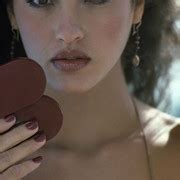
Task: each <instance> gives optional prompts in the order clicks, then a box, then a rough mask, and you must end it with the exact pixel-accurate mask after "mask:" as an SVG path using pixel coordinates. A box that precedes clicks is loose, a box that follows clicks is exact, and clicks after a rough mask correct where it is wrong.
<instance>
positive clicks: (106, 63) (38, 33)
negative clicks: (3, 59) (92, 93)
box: [8, 0, 143, 93]
mask: <svg viewBox="0 0 180 180" xmlns="http://www.w3.org/2000/svg"><path fill="white" fill-rule="evenodd" d="M33 4H37V7H36V6H33ZM142 4H143V3H142ZM13 7H14V16H10V19H11V23H14V24H16V25H17V27H18V29H19V31H20V34H21V38H22V41H23V44H24V48H25V51H26V53H27V56H28V57H29V58H31V59H33V60H35V61H36V62H37V63H39V64H40V65H41V67H42V68H43V69H44V71H45V74H46V78H47V86H48V87H49V88H52V89H54V90H57V91H63V92H70V93H72V92H76V93H82V92H86V91H88V90H90V89H91V88H92V87H94V86H95V85H96V84H97V83H98V82H100V81H101V80H102V79H103V78H104V77H105V76H106V75H107V74H108V72H109V71H110V70H111V69H112V68H113V67H114V66H115V65H116V64H118V65H119V61H120V60H119V59H120V56H121V54H122V52H123V50H124V48H125V45H126V43H127V40H128V36H129V32H130V29H131V26H132V24H133V23H137V22H139V21H140V19H141V16H142V13H143V5H141V6H138V7H137V8H136V9H132V5H131V2H130V0H46V1H45V0H44V1H40V0H39V1H38V0H29V2H28V0H14V2H13ZM8 11H9V10H8ZM67 49H70V50H74V49H75V50H79V51H82V52H84V53H85V54H86V55H87V56H89V57H90V58H91V61H90V62H89V64H88V65H86V66H85V67H83V68H82V69H80V70H78V71H74V72H66V71H63V70H61V69H59V68H57V67H56V66H54V64H53V63H52V61H51V60H52V58H53V57H54V56H55V55H56V54H57V53H58V52H60V51H62V50H67Z"/></svg>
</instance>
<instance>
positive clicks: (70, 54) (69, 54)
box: [52, 50, 91, 60]
mask: <svg viewBox="0 0 180 180" xmlns="http://www.w3.org/2000/svg"><path fill="white" fill-rule="evenodd" d="M58 59H89V60H90V59H91V58H90V57H88V56H87V55H86V54H85V53H84V52H82V51H79V50H69V51H68V50H63V51H60V52H58V53H57V54H56V55H55V56H54V57H53V58H52V60H58Z"/></svg>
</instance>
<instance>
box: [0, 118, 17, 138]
mask: <svg viewBox="0 0 180 180" xmlns="http://www.w3.org/2000/svg"><path fill="white" fill-rule="evenodd" d="M15 122H16V117H15V116H13V115H10V116H7V117H6V118H4V119H0V134H1V133H4V132H6V131H7V130H8V129H10V128H11V127H12V126H13V125H14V124H15Z"/></svg>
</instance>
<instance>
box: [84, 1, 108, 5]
mask: <svg viewBox="0 0 180 180" xmlns="http://www.w3.org/2000/svg"><path fill="white" fill-rule="evenodd" d="M109 1H110V0H84V2H85V3H90V4H95V5H102V4H105V3H107V2H109Z"/></svg>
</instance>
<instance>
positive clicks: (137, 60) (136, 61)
mask: <svg viewBox="0 0 180 180" xmlns="http://www.w3.org/2000/svg"><path fill="white" fill-rule="evenodd" d="M141 24H142V22H141V21H140V22H139V23H138V24H133V33H132V36H135V44H136V51H135V56H134V58H133V61H132V63H133V65H134V66H135V67H138V66H139V64H140V58H139V56H138V50H139V49H140V46H139V44H140V35H139V28H140V26H141Z"/></svg>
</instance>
